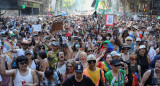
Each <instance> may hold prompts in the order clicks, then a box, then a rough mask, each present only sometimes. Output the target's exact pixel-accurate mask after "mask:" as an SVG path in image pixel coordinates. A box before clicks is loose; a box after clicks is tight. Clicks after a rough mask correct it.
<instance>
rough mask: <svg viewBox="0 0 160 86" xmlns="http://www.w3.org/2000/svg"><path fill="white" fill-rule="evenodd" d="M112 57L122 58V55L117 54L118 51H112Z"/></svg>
mask: <svg viewBox="0 0 160 86" xmlns="http://www.w3.org/2000/svg"><path fill="white" fill-rule="evenodd" d="M110 54H111V56H112V57H113V56H121V54H119V53H117V52H116V51H112V52H111V53H110Z"/></svg>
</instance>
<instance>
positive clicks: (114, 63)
mask: <svg viewBox="0 0 160 86" xmlns="http://www.w3.org/2000/svg"><path fill="white" fill-rule="evenodd" d="M120 65H121V63H120V62H119V60H118V59H112V60H111V61H110V66H111V68H112V70H110V71H108V72H107V73H106V74H105V77H106V79H107V86H124V85H125V84H126V83H127V82H128V78H127V77H126V76H125V75H126V72H125V71H124V70H122V69H119V67H120Z"/></svg>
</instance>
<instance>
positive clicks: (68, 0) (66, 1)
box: [63, 0, 75, 9]
mask: <svg viewBox="0 0 160 86" xmlns="http://www.w3.org/2000/svg"><path fill="white" fill-rule="evenodd" d="M74 3H75V0H64V4H63V7H65V8H68V9H70V8H71V7H72V5H73V4H74Z"/></svg>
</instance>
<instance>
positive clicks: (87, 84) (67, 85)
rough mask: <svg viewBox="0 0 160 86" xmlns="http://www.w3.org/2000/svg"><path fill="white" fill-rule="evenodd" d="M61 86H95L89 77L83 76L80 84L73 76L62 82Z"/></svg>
mask: <svg viewBox="0 0 160 86" xmlns="http://www.w3.org/2000/svg"><path fill="white" fill-rule="evenodd" d="M62 86H95V84H94V83H93V82H92V80H91V79H90V78H89V77H87V76H85V75H83V80H82V81H81V82H77V81H76V80H75V75H73V76H71V77H69V78H68V79H67V80H66V81H64V83H63V84H62Z"/></svg>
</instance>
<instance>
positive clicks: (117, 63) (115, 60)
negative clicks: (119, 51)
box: [110, 59, 121, 66]
mask: <svg viewBox="0 0 160 86" xmlns="http://www.w3.org/2000/svg"><path fill="white" fill-rule="evenodd" d="M110 65H114V66H119V65H121V63H120V62H119V60H118V59H112V60H111V61H110Z"/></svg>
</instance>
